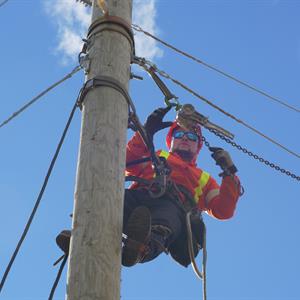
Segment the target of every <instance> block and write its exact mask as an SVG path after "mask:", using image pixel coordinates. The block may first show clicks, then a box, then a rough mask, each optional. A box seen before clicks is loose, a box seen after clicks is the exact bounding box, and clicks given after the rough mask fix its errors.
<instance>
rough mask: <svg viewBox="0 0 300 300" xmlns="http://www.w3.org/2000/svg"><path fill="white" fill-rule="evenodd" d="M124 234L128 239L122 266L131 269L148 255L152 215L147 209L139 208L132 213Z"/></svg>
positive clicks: (123, 251)
mask: <svg viewBox="0 0 300 300" xmlns="http://www.w3.org/2000/svg"><path fill="white" fill-rule="evenodd" d="M124 233H125V234H126V235H127V239H125V241H124V247H123V249H122V265H123V266H126V267H131V266H133V265H135V264H136V263H138V262H140V261H142V259H143V258H144V256H145V255H146V253H147V244H148V242H149V239H150V233H151V214H150V211H149V209H148V208H147V207H145V206H139V207H137V208H136V209H135V210H134V211H133V212H132V214H131V215H130V216H129V219H128V222H127V225H126V226H125V229H124Z"/></svg>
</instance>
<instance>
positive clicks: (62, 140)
mask: <svg viewBox="0 0 300 300" xmlns="http://www.w3.org/2000/svg"><path fill="white" fill-rule="evenodd" d="M76 108H77V99H76V103H75V104H74V106H73V108H72V111H71V113H70V116H69V119H68V121H67V124H66V126H65V129H64V131H63V133H62V136H61V138H60V141H59V143H58V146H57V148H56V151H55V154H54V156H53V158H52V160H51V163H50V166H49V168H48V171H47V174H46V177H45V179H44V182H43V185H42V188H41V190H40V192H39V195H38V197H37V200H36V202H35V205H34V207H33V210H32V212H31V214H30V217H29V219H28V221H27V223H26V226H25V229H24V231H23V233H22V235H21V238H20V240H19V242H18V244H17V246H16V249H15V250H14V253H13V255H12V257H11V259H10V261H9V263H8V265H7V267H6V269H5V272H4V275H3V277H2V279H1V283H0V293H1V291H2V289H3V286H4V283H5V280H6V278H7V276H8V274H9V272H10V269H11V267H12V265H13V263H14V260H15V258H16V256H17V254H18V252H19V250H20V248H21V245H22V243H23V241H24V239H25V237H26V235H27V233H28V230H29V228H30V225H31V223H32V221H33V218H34V216H35V214H36V211H37V209H38V207H39V204H40V202H41V200H42V197H43V194H44V191H45V189H46V187H47V184H48V180H49V178H50V175H51V173H52V170H53V167H54V165H55V162H56V159H57V157H58V154H59V152H60V149H61V147H62V145H63V142H64V139H65V137H66V134H67V131H68V129H69V127H70V124H71V121H72V119H73V116H74V113H75V111H76Z"/></svg>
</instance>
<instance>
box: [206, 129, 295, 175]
mask: <svg viewBox="0 0 300 300" xmlns="http://www.w3.org/2000/svg"><path fill="white" fill-rule="evenodd" d="M208 130H209V131H210V132H212V133H213V134H215V135H216V136H217V137H219V138H220V139H221V140H223V141H225V142H226V143H228V144H230V145H231V146H233V147H235V148H237V149H238V150H240V151H242V152H243V153H245V154H248V155H249V156H250V157H253V158H254V159H256V160H258V161H259V162H261V163H264V164H265V165H267V166H269V167H270V168H273V169H275V170H276V171H280V172H281V173H283V174H285V175H287V176H290V177H292V178H293V179H296V180H298V181H300V176H297V175H295V174H293V173H292V172H290V171H288V170H285V169H283V168H281V167H279V166H277V165H275V164H273V163H271V162H269V161H268V160H266V159H264V158H262V157H260V156H258V155H256V154H254V153H253V152H251V151H249V150H247V149H246V148H244V147H242V146H241V145H239V144H237V143H235V142H233V141H232V140H230V139H229V138H227V137H225V136H223V135H222V134H220V133H218V132H217V131H215V130H213V129H208ZM202 140H203V142H204V144H205V146H206V147H210V145H209V142H208V141H207V140H206V139H205V137H204V136H203V137H202Z"/></svg>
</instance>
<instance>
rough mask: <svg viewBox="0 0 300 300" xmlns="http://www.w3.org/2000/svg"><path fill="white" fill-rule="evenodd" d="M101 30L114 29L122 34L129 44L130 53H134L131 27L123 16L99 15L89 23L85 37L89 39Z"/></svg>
mask: <svg viewBox="0 0 300 300" xmlns="http://www.w3.org/2000/svg"><path fill="white" fill-rule="evenodd" d="M96 29H97V30H96ZM103 31H115V32H118V33H120V34H122V35H123V36H124V37H125V38H126V39H127V40H128V42H129V44H130V45H131V49H132V53H133V54H134V53H135V43H134V35H133V31H132V29H131V26H130V24H128V23H127V22H126V21H125V20H124V19H123V18H121V17H118V16H109V15H105V16H103V17H100V18H99V19H97V20H96V21H94V22H93V23H92V24H91V26H90V28H89V30H88V34H87V37H88V39H91V38H92V37H93V36H95V35H97V34H99V33H101V32H103Z"/></svg>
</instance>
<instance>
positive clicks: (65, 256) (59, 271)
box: [48, 254, 68, 300]
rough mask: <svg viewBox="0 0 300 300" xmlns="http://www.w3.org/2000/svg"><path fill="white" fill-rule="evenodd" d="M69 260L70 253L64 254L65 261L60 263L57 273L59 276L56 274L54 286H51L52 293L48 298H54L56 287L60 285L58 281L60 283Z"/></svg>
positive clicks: (49, 299) (50, 299)
mask: <svg viewBox="0 0 300 300" xmlns="http://www.w3.org/2000/svg"><path fill="white" fill-rule="evenodd" d="M67 260H68V255H67V254H65V255H64V256H63V261H62V262H61V265H60V267H59V269H58V273H57V276H56V278H55V281H54V283H53V286H52V288H51V291H50V295H49V298H48V300H52V299H53V296H54V293H55V290H56V288H57V285H58V283H59V280H60V277H61V274H62V272H63V270H64V267H65V264H66V262H67Z"/></svg>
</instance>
